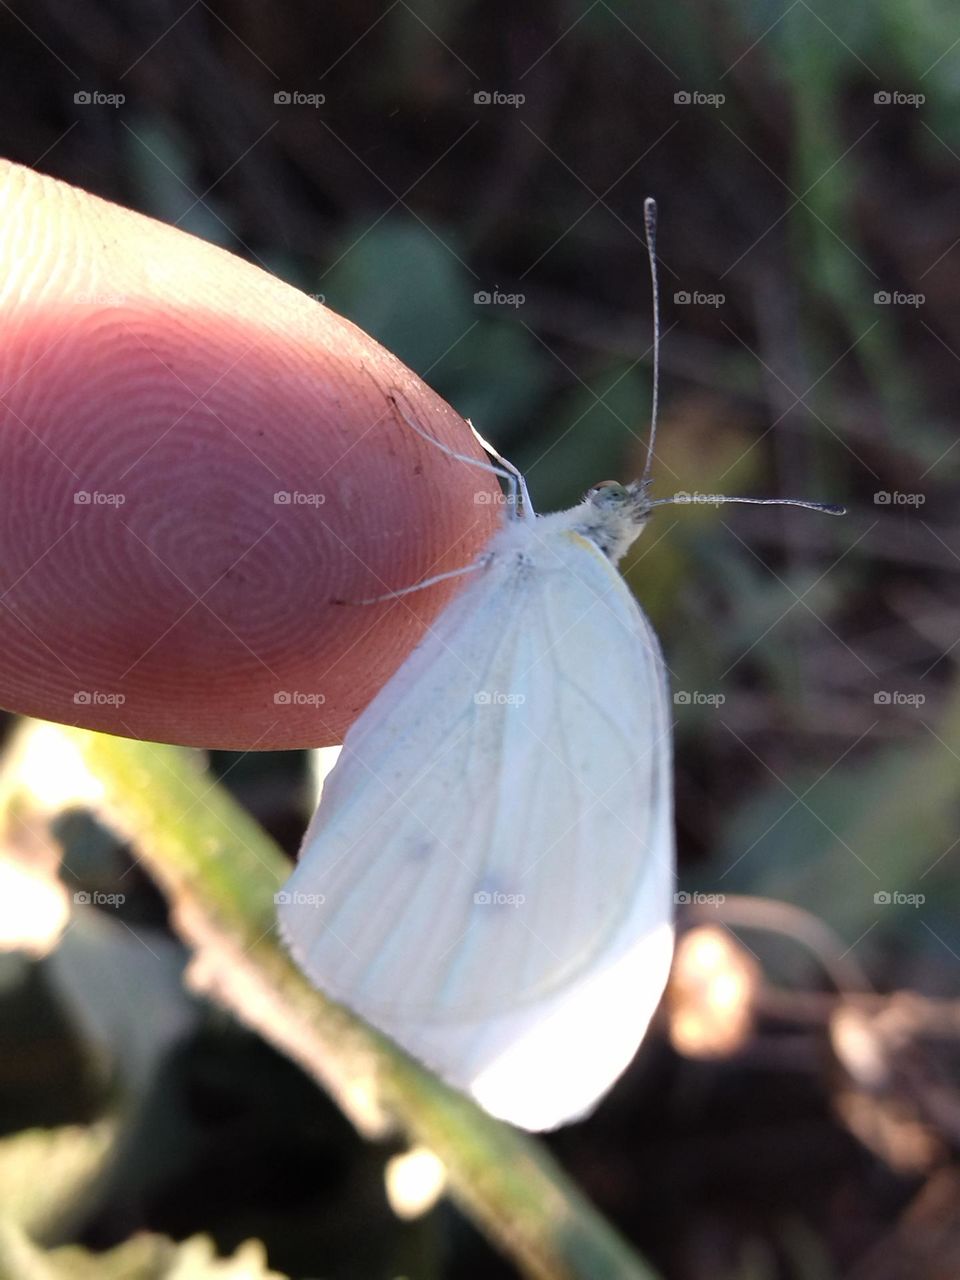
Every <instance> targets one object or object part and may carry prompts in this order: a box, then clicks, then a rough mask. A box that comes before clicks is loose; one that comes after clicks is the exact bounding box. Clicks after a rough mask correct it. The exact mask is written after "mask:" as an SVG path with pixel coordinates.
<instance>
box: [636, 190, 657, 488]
mask: <svg viewBox="0 0 960 1280" xmlns="http://www.w3.org/2000/svg"><path fill="white" fill-rule="evenodd" d="M643 229H644V232H645V234H646V240H647V257H648V258H649V260H650V281H651V283H652V285H653V405H652V406H651V409H650V437H649V439H648V441H647V460H646V462H645V464H644V468H643V475H642V477H641V479H640V486H641V489H644V488H646V486H647V484H648V483H649V481H650V469H651V467H652V466H653V446H654V444H655V443H656V439H657V415H658V413H659V410H660V280H659V277H658V275H657V202H656V200H654V199H653V197H652V196H647V198H646V200H644V202H643Z"/></svg>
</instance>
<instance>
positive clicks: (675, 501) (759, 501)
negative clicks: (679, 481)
mask: <svg viewBox="0 0 960 1280" xmlns="http://www.w3.org/2000/svg"><path fill="white" fill-rule="evenodd" d="M727 502H745V503H748V504H749V505H750V506H752V507H803V508H805V509H806V510H807V511H822V512H823V513H824V514H825V515H828V516H845V515H846V514H847V509H846V507H842V506H839V505H838V504H837V503H835V502H807V500H806V498H737V497H728V496H727V494H725V493H677V494H674V496H673V497H672V498H654V499H653V501H652V502H650V503H649V504H648V505H649V506H651V507H671V506H673V507H681V506H684V507H685V506H693V507H699V506H707V507H719V506H722V505H723V504H724V503H727Z"/></svg>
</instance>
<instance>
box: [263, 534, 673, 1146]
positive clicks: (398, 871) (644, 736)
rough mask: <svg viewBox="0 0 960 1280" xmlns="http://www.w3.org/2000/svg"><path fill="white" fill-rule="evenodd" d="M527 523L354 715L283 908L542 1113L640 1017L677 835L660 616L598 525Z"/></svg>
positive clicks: (520, 1104) (497, 1106)
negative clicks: (541, 531) (651, 619)
mask: <svg viewBox="0 0 960 1280" xmlns="http://www.w3.org/2000/svg"><path fill="white" fill-rule="evenodd" d="M517 536H518V535H517V533H516V532H515V531H511V534H510V537H511V538H512V539H513V540H514V541H515V540H516V538H517ZM524 536H529V537H530V539H531V545H530V546H529V547H528V548H526V550H525V551H523V550H521V552H520V553H516V552H515V548H514V546H513V544H512V543H511V544H510V545H508V546H505V547H504V548H502V549H498V547H497V544H496V543H494V544H493V547H492V550H493V553H494V554H493V556H492V563H491V564H490V566H489V567H488V568H486V569H484V570H482V571H479V572H478V575H477V577H476V578H475V579H473V580H471V581H470V582H469V583H468V585H467V586H466V588H465V589H464V591H462V592H461V594H460V595H459V596H458V597H457V598H456V600H455V601H454V602H453V603H452V604H451V605H450V606H449V607H448V608H447V609H446V610H445V611H444V612H443V613H442V614H441V615H440V618H439V619H438V620H437V621H436V622H435V624H434V626H433V628H432V630H431V632H430V633H429V634H428V636H427V638H426V639H425V641H424V642H423V643H422V644H421V645H420V646H419V647H418V648H417V649H416V650H415V651H414V653H413V654H412V655H411V656H410V658H409V659H408V660H407V661H406V663H404V665H403V666H402V667H401V668H400V669H399V671H398V672H397V673H396V674H395V676H394V677H393V679H392V680H391V681H389V682H388V684H387V685H386V686H385V687H384V689H383V690H382V691H381V693H380V694H379V695H378V697H377V698H376V699H374V701H373V702H372V703H371V705H370V706H369V707H368V708H367V710H366V711H365V712H364V713H363V715H362V716H361V717H360V718H359V720H358V721H357V722H356V724H355V725H354V726H353V728H352V729H351V730H350V733H349V734H348V735H347V739H346V742H345V743H344V748H343V752H342V754H341V757H340V759H339V761H338V763H337V765H336V766H335V768H334V770H333V772H332V773H331V775H330V776H329V778H328V779H327V783H326V786H325V788H324V795H323V800H322V803H321V805H320V807H319V809H318V811H317V813H316V815H315V817H314V819H313V821H312V823H311V825H310V828H309V830H308V832H307V835H306V837H305V840H304V845H303V853H302V856H301V860H300V863H299V866H298V868H297V870H296V871H295V873H294V874H293V876H292V877H291V880H290V881H289V883H288V885H287V898H288V900H287V901H286V902H283V903H282V904H281V907H280V922H281V928H282V931H283V933H284V935H285V937H286V938H287V940H288V943H289V945H290V947H291V950H292V952H293V954H294V956H295V957H296V958H297V960H298V962H299V963H300V965H301V966H302V968H303V969H304V970H305V971H306V972H307V974H308V975H309V976H310V977H311V979H312V980H313V981H314V982H315V983H316V984H317V986H319V987H320V988H322V989H323V990H325V991H326V992H328V993H329V994H330V995H332V996H333V997H335V998H337V999H339V1000H341V1001H343V1002H344V1003H345V1004H347V1005H349V1006H350V1007H351V1008H353V1009H354V1010H355V1011H356V1012H357V1013H359V1014H360V1015H361V1016H362V1017H364V1018H366V1019H367V1020H368V1021H370V1022H371V1023H373V1024H374V1025H375V1026H377V1027H378V1028H379V1029H381V1030H382V1031H384V1032H386V1033H387V1034H388V1035H390V1036H391V1037H392V1038H394V1039H395V1040H396V1041H397V1042H398V1043H399V1044H401V1045H402V1046H403V1047H404V1048H406V1049H407V1050H408V1052H410V1053H411V1054H413V1055H414V1056H415V1057H417V1058H419V1059H420V1060H422V1061H423V1062H425V1063H427V1064H428V1065H429V1066H431V1067H432V1068H434V1069H435V1070H436V1071H437V1072H438V1073H439V1074H441V1075H442V1076H444V1077H445V1078H446V1079H447V1080H449V1081H450V1082H451V1083H453V1084H455V1085H457V1086H459V1087H460V1088H463V1089H465V1090H466V1091H468V1092H471V1093H473V1095H474V1096H475V1097H477V1099H478V1100H479V1101H480V1102H481V1103H482V1104H483V1105H484V1106H486V1107H487V1108H488V1110H491V1111H492V1112H494V1114H497V1115H501V1116H503V1117H504V1118H506V1119H509V1120H511V1121H513V1122H514V1123H517V1124H521V1125H523V1126H524V1127H526V1128H535V1129H536V1128H550V1127H553V1126H555V1125H557V1124H561V1123H563V1122H565V1121H566V1120H569V1119H572V1118H574V1117H575V1116H577V1115H579V1114H582V1113H583V1112H585V1111H586V1110H588V1109H589V1108H590V1107H592V1106H593V1104H594V1103H595V1102H596V1101H597V1099H598V1098H599V1097H600V1096H601V1095H602V1094H603V1093H604V1092H605V1091H606V1090H607V1089H608V1088H609V1087H610V1085H611V1084H612V1083H613V1081H614V1080H615V1079H616V1077H617V1075H619V1073H620V1072H621V1071H622V1070H623V1068H624V1067H625V1066H626V1065H627V1063H628V1062H629V1060H630V1058H631V1057H632V1055H633V1053H634V1051H635V1049H636V1046H637V1044H638V1042H639V1040H640V1038H641V1036H642V1035H643V1032H644V1030H645V1029H646V1026H647V1023H648V1021H649V1018H650V1016H651V1014H652V1012H653V1010H654V1009H655V1007H656V1004H657V1002H658V1000H659V997H660V994H661V991H662V988H663V985H664V982H665V981H666V976H667V971H668V968H669V960H670V951H671V946H672V932H671V924H670V920H671V915H672V907H671V902H672V891H673V840H672V803H671V787H670V778H671V752H670V724H669V716H668V706H667V698H666V691H665V683H664V676H663V663H662V659H661V657H660V651H659V647H658V644H657V641H656V637H655V636H654V634H653V632H652V629H651V628H650V626H649V624H648V623H647V621H646V619H645V618H644V616H643V614H642V613H641V611H640V609H639V608H638V606H637V604H636V602H635V601H634V600H633V597H632V596H631V595H630V593H629V591H628V590H627V588H626V586H625V585H624V583H623V581H622V579H621V578H620V576H619V574H618V573H617V572H616V570H615V569H614V568H613V566H612V565H611V564H610V562H609V561H608V560H607V559H606V557H604V556H603V555H602V554H601V553H600V552H599V551H598V550H597V549H596V547H595V546H594V545H593V544H592V543H591V542H589V541H588V540H587V539H585V538H583V537H581V536H579V535H578V534H576V533H573V532H570V531H569V530H563V531H555V532H553V533H552V534H551V535H550V536H549V538H547V537H545V536H543V535H535V534H533V533H530V534H529V535H524Z"/></svg>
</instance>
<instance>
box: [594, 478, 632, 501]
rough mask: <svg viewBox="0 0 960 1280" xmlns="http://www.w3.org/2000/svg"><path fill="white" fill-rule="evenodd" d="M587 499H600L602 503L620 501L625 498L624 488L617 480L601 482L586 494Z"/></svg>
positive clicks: (625, 491)
mask: <svg viewBox="0 0 960 1280" xmlns="http://www.w3.org/2000/svg"><path fill="white" fill-rule="evenodd" d="M587 497H588V498H602V499H603V500H604V501H606V502H609V501H611V500H612V501H614V502H616V501H618V500H619V501H622V500H623V499H624V498H626V497H627V490H626V488H625V487H624V486H623V485H622V484H621V483H620V482H619V481H618V480H601V481H600V483H599V484H595V485H594V486H593V488H592V489H591V490H590V491H589V492H588V494H587Z"/></svg>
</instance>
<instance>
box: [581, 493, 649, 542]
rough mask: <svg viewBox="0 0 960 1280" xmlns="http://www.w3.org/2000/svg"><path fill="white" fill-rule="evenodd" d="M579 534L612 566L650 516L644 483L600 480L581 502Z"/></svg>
mask: <svg viewBox="0 0 960 1280" xmlns="http://www.w3.org/2000/svg"><path fill="white" fill-rule="evenodd" d="M582 511H583V521H582V524H581V531H582V532H583V534H584V535H585V536H586V537H588V538H590V540H591V541H592V542H595V543H596V544H597V546H598V547H599V548H600V550H601V551H602V552H603V553H604V555H606V556H608V557H609V558H610V559H611V560H612V561H613V562H614V563H616V562H617V561H618V560H619V559H620V557H621V556H622V555H623V554H624V553H625V552H626V550H627V548H628V547H629V546H630V544H631V543H632V542H633V541H634V539H635V538H636V537H637V536H638V535H639V534H640V532H641V530H642V529H643V526H644V525H645V524H646V522H647V517H648V515H649V514H650V498H649V495H648V493H647V484H646V482H645V481H642V480H633V481H631V482H630V483H629V484H620V483H619V482H618V481H616V480H602V481H601V482H600V483H599V484H595V485H594V486H593V488H592V489H588V490H587V493H586V496H585V497H584V500H583V506H582Z"/></svg>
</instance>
